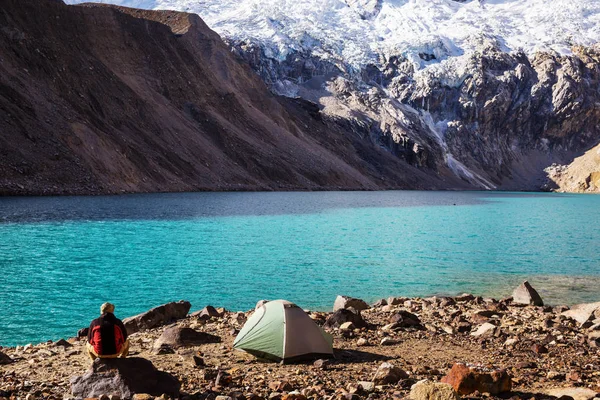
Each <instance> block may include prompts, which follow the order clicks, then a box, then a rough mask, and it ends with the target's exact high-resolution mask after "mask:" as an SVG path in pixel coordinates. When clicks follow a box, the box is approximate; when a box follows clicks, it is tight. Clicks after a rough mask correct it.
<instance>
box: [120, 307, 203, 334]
mask: <svg viewBox="0 0 600 400" xmlns="http://www.w3.org/2000/svg"><path fill="white" fill-rule="evenodd" d="M191 307H192V305H191V304H190V302H189V301H183V300H182V301H178V302H173V303H167V304H163V305H162V306H158V307H155V308H153V309H151V310H149V311H146V312H145V313H142V314H138V315H135V316H133V317H129V318H125V319H124V320H123V324H125V328H127V333H129V334H130V335H131V334H132V333H135V332H138V331H141V330H146V329H152V328H156V327H157V326H161V325H165V324H168V323H171V322H173V321H176V320H178V319H182V318H185V317H186V316H187V314H188V312H189V311H190V308H191Z"/></svg>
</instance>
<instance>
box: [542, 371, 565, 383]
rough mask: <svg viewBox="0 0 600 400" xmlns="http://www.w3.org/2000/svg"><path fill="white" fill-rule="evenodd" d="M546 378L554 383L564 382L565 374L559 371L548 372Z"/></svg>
mask: <svg viewBox="0 0 600 400" xmlns="http://www.w3.org/2000/svg"><path fill="white" fill-rule="evenodd" d="M546 378H548V379H550V380H553V381H564V380H565V374H562V373H560V372H558V371H548V373H547V374H546Z"/></svg>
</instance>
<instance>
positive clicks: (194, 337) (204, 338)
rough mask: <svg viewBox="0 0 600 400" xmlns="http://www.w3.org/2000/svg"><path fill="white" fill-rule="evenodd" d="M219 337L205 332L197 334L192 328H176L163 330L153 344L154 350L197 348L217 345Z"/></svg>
mask: <svg viewBox="0 0 600 400" xmlns="http://www.w3.org/2000/svg"><path fill="white" fill-rule="evenodd" d="M220 341H221V338H220V337H219V336H215V335H211V334H210V333H206V332H198V331H196V330H194V329H192V328H181V327H178V326H175V327H171V328H167V329H165V331H164V332H163V333H162V335H160V337H159V338H158V339H156V341H155V342H154V346H153V348H154V349H155V350H157V349H160V348H161V347H164V346H165V345H166V346H169V347H171V348H173V349H177V348H180V347H186V346H199V345H202V344H206V343H219V342H220Z"/></svg>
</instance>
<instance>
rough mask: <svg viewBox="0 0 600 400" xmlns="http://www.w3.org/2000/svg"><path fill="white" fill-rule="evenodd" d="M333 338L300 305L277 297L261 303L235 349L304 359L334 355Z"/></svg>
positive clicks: (270, 356)
mask: <svg viewBox="0 0 600 400" xmlns="http://www.w3.org/2000/svg"><path fill="white" fill-rule="evenodd" d="M332 343H333V338H332V337H331V335H329V334H328V333H326V332H324V331H323V330H322V329H321V328H320V327H319V326H318V325H317V324H315V322H314V321H313V320H312V319H311V318H310V317H309V316H308V315H307V314H306V313H305V312H304V311H303V310H302V309H301V308H300V307H298V306H297V305H295V304H294V303H290V302H289V301H286V300H274V301H269V302H267V303H264V304H262V305H260V306H258V307H257V308H256V310H255V312H254V314H252V316H251V317H250V318H249V319H248V321H247V322H246V323H245V324H244V326H243V327H242V330H241V331H240V333H239V334H238V335H237V337H236V338H235V341H234V342H233V348H234V349H238V350H244V351H246V352H247V353H250V354H252V355H254V356H256V357H259V358H266V359H270V360H275V361H284V362H291V361H301V360H306V359H315V358H330V357H333V347H332Z"/></svg>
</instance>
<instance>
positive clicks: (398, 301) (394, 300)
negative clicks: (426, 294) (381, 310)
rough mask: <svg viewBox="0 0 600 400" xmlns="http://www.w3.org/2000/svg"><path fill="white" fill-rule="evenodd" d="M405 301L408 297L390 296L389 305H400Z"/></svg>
mask: <svg viewBox="0 0 600 400" xmlns="http://www.w3.org/2000/svg"><path fill="white" fill-rule="evenodd" d="M405 301H406V299H405V298H403V297H388V299H387V304H388V305H389V306H399V305H401V304H404V302H405Z"/></svg>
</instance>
